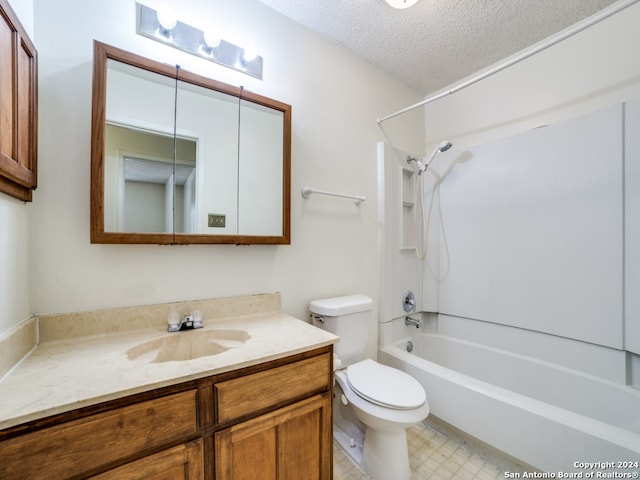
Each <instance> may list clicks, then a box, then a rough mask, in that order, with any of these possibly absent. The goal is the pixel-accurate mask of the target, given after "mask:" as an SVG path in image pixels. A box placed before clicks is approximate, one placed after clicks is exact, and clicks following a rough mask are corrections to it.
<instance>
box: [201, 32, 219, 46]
mask: <svg viewBox="0 0 640 480" xmlns="http://www.w3.org/2000/svg"><path fill="white" fill-rule="evenodd" d="M221 41H222V39H221V38H220V36H219V35H218V33H217V32H215V31H212V30H208V31H207V30H205V31H204V43H206V45H207V47H209V48H216V47H219V46H220V42H221Z"/></svg>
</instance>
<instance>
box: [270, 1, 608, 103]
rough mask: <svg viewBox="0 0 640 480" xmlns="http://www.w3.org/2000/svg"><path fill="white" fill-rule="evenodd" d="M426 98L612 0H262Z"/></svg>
mask: <svg viewBox="0 0 640 480" xmlns="http://www.w3.org/2000/svg"><path fill="white" fill-rule="evenodd" d="M260 1H261V2H262V3H264V4H266V5H268V6H270V7H271V8H273V9H275V10H277V11H279V12H281V13H283V14H284V15H286V16H288V17H290V18H292V19H293V20H295V21H297V22H299V23H301V24H303V25H305V26H306V27H308V28H309V29H311V30H313V31H315V32H318V33H320V34H322V35H324V36H326V37H328V38H330V39H333V40H334V41H336V42H337V43H338V44H340V45H342V46H343V47H345V48H346V49H348V50H350V51H351V52H353V53H355V54H356V55H359V56H361V57H363V58H365V59H366V60H368V61H369V62H370V63H372V64H374V65H376V66H378V67H380V68H381V69H383V70H385V71H387V72H389V73H390V74H391V75H393V76H394V77H396V78H398V79H399V80H401V81H402V82H403V83H405V84H406V85H408V86H409V87H411V88H413V89H414V90H416V91H417V92H419V93H420V94H423V95H426V94H428V93H432V92H434V91H437V90H439V89H441V88H442V87H445V86H447V85H450V84H452V83H454V82H456V81H458V80H461V79H462V78H465V77H467V76H469V75H471V74H473V73H474V72H477V71H479V70H481V69H483V68H485V67H487V66H489V65H491V64H493V63H495V62H497V61H499V60H501V59H503V58H506V57H508V56H509V55H511V54H513V53H516V52H518V51H520V50H522V49H524V48H526V47H528V46H530V45H532V44H534V43H536V42H538V41H540V40H543V39H545V38H547V37H549V36H551V35H553V34H554V33H556V32H559V31H561V30H563V29H564V28H566V27H568V26H570V25H572V24H574V23H576V22H578V21H580V20H582V19H584V18H586V17H588V16H590V15H592V14H594V13H596V12H597V11H599V10H601V9H603V8H605V7H607V6H608V5H610V4H612V3H614V0H420V1H419V2H418V3H417V4H416V5H415V6H413V7H411V8H407V9H404V10H395V9H393V8H391V7H389V6H388V5H387V4H386V3H384V1H383V0H260Z"/></svg>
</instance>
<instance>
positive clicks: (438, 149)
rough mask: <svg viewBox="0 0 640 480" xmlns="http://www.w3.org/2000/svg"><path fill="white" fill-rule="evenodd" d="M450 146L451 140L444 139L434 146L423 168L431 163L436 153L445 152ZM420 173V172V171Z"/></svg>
mask: <svg viewBox="0 0 640 480" xmlns="http://www.w3.org/2000/svg"><path fill="white" fill-rule="evenodd" d="M451 147H453V144H452V143H451V142H448V141H446V140H445V141H444V142H442V143H441V144H440V145H438V146H437V147H436V149H435V150H434V151H433V152H432V153H431V156H430V157H429V160H428V161H427V163H426V164H425V167H424V169H425V170H426V169H427V167H428V166H429V165H430V164H431V162H433V159H434V158H436V155H438V154H439V153H441V152H446V151H447V150H449V149H450V148H451ZM420 173H422V172H420Z"/></svg>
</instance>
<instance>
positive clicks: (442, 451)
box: [333, 424, 504, 480]
mask: <svg viewBox="0 0 640 480" xmlns="http://www.w3.org/2000/svg"><path fill="white" fill-rule="evenodd" d="M407 442H408V443H409V464H410V466H411V471H412V472H413V475H412V476H411V480H424V479H429V480H451V479H454V480H494V479H498V478H504V472H503V470H501V469H500V468H499V467H497V466H496V465H495V464H494V463H492V462H491V461H490V460H487V459H486V458H485V457H483V456H481V455H480V454H478V453H474V452H473V451H472V450H471V449H470V448H469V447H468V446H466V445H463V444H461V443H459V442H458V441H456V440H454V439H452V438H449V437H448V436H446V435H444V434H442V433H440V432H438V431H436V430H434V429H433V428H431V427H430V426H427V425H424V424H419V425H417V426H415V427H412V428H410V429H409V430H408V431H407ZM333 452H334V461H333V478H334V480H370V478H369V476H367V475H366V474H364V473H363V472H361V471H360V470H359V469H358V468H357V467H356V466H355V464H354V463H353V462H352V461H351V459H350V458H349V457H347V455H346V454H345V453H344V452H343V451H342V449H341V448H340V447H339V446H338V445H337V444H336V443H335V442H334V443H333Z"/></svg>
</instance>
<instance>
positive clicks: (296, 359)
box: [0, 346, 332, 480]
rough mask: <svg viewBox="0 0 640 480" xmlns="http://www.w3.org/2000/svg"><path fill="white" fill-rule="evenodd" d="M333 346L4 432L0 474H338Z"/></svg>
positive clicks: (7, 477)
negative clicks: (333, 428)
mask: <svg viewBox="0 0 640 480" xmlns="http://www.w3.org/2000/svg"><path fill="white" fill-rule="evenodd" d="M331 358H332V347H331V346H328V347H322V348H320V349H317V350H313V351H311V352H305V353H300V354H297V355H293V356H290V357H286V358H284V359H279V360H274V361H271V362H267V363H262V364H259V365H256V366H252V367H247V368H243V369H239V370H235V371H232V372H227V373H223V374H219V375H214V376H211V377H207V378H203V379H200V380H194V381H191V382H186V383H181V384H178V385H174V386H171V387H165V388H162V389H159V390H155V391H152V392H146V393H141V394H137V395H133V396H131V397H127V398H122V399H118V400H113V401H111V402H106V403H103V404H100V405H96V406H93V407H86V408H84V409H79V410H76V411H72V412H67V413H64V414H60V415H57V416H54V417H49V418H45V419H42V420H38V421H34V422H31V423H28V424H23V425H18V426H16V427H11V428H8V429H6V430H3V431H0V478H2V479H3V480H17V479H24V478H29V479H50V478H56V479H78V478H95V479H100V480H107V479H118V480H121V479H134V478H135V479H142V478H144V479H156V480H160V479H171V480H176V479H185V480H186V479H188V480H194V479H198V480H203V479H206V480H213V479H236V480H237V479H245V478H251V479H254V478H261V479H271V478H273V479H276V478H279V479H283V478H305V479H323V480H329V479H330V478H331V474H332V472H331V468H332V440H331V438H332V432H331V405H332V403H331V396H332V365H331Z"/></svg>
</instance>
